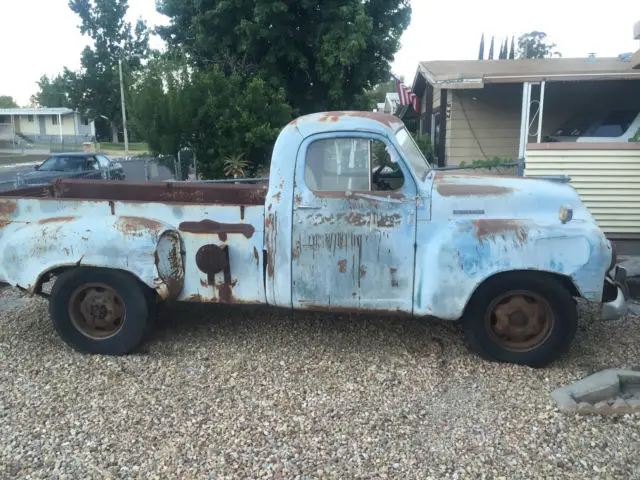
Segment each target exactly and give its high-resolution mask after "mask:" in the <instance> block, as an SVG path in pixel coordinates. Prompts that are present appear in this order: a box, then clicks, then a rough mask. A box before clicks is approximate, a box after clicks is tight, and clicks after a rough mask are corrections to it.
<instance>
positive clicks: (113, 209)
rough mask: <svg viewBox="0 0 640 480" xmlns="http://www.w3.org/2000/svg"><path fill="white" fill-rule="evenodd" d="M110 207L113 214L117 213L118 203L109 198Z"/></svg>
mask: <svg viewBox="0 0 640 480" xmlns="http://www.w3.org/2000/svg"><path fill="white" fill-rule="evenodd" d="M109 208H110V209H111V215H115V214H116V203H115V202H114V201H113V200H109Z"/></svg>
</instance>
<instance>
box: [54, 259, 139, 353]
mask: <svg viewBox="0 0 640 480" xmlns="http://www.w3.org/2000/svg"><path fill="white" fill-rule="evenodd" d="M96 283H97V284H103V285H106V286H108V287H110V288H111V289H112V290H113V291H114V292H115V293H117V295H118V296H119V297H120V299H121V300H122V303H123V304H124V305H123V306H124V319H123V320H122V322H121V326H119V327H118V328H119V330H118V331H117V332H116V333H114V334H113V335H112V336H108V337H106V338H92V337H91V336H88V335H86V334H85V333H83V331H82V330H81V329H80V328H78V327H77V326H76V324H75V323H74V321H73V320H72V316H71V303H70V302H72V297H73V295H74V292H76V291H77V290H78V289H80V288H81V287H82V286H84V285H90V284H96ZM146 290H147V287H146V286H145V285H143V284H142V283H140V282H139V281H138V280H137V279H136V278H134V277H133V276H131V275H130V274H128V273H125V272H121V271H118V270H109V269H102V268H75V269H72V270H69V271H67V272H65V273H63V274H62V275H61V276H60V277H58V279H57V280H56V282H55V284H54V286H53V288H52V290H51V298H50V301H49V312H50V314H51V319H52V321H53V326H54V328H55V329H56V331H57V332H58V335H60V337H61V338H62V340H64V341H65V342H66V343H67V344H68V345H69V346H71V347H72V348H74V349H76V350H78V351H81V352H85V353H97V354H103V355H124V354H126V353H129V352H131V351H132V350H134V349H135V348H136V347H137V346H138V345H140V343H141V342H142V341H143V340H144V339H145V337H146V335H147V334H148V331H149V328H150V326H151V319H150V312H149V294H148V292H147V291H146Z"/></svg>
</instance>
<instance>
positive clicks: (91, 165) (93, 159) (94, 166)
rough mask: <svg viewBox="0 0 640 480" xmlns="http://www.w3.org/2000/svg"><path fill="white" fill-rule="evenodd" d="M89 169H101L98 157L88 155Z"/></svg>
mask: <svg viewBox="0 0 640 480" xmlns="http://www.w3.org/2000/svg"><path fill="white" fill-rule="evenodd" d="M87 170H100V165H99V164H98V161H97V160H96V157H87Z"/></svg>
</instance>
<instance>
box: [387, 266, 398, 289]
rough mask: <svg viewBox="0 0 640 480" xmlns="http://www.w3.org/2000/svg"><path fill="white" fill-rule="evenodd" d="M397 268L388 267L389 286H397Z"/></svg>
mask: <svg viewBox="0 0 640 480" xmlns="http://www.w3.org/2000/svg"><path fill="white" fill-rule="evenodd" d="M397 271H398V269H397V268H390V269H389V273H390V274H391V288H398V280H397V279H396V273H397Z"/></svg>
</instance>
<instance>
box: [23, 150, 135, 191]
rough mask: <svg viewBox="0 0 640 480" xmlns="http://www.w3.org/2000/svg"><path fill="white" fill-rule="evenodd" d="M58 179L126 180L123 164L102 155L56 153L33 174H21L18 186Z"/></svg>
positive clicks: (45, 182) (36, 167)
mask: <svg viewBox="0 0 640 480" xmlns="http://www.w3.org/2000/svg"><path fill="white" fill-rule="evenodd" d="M57 178H86V179H102V180H124V179H125V174H124V169H123V167H122V164H121V163H119V162H114V161H112V160H111V159H110V158H109V157H107V156H106V155H103V154H101V153H76V152H74V153H56V154H53V155H51V156H50V157H49V158H47V159H46V160H45V161H44V162H42V163H41V164H40V165H36V166H35V168H34V171H33V172H30V173H26V174H24V173H23V174H21V175H20V176H19V177H18V179H17V184H18V186H29V185H43V184H47V183H51V182H52V181H53V180H55V179H57Z"/></svg>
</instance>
